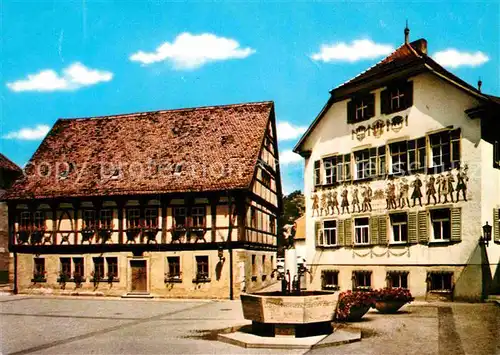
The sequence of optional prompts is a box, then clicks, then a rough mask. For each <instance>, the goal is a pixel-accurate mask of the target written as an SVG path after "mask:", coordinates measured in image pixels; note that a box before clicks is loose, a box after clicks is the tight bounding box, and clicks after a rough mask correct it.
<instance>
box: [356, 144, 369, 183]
mask: <svg viewBox="0 0 500 355" xmlns="http://www.w3.org/2000/svg"><path fill="white" fill-rule="evenodd" d="M358 164H361V169H359V168H358ZM354 170H355V171H354V176H355V180H363V179H366V178H369V177H371V169H370V150H369V149H363V150H358V151H355V152H354ZM360 173H361V174H360ZM359 174H360V175H359Z"/></svg>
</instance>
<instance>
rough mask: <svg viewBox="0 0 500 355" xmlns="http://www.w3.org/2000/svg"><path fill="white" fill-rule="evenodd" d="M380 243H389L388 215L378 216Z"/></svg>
mask: <svg viewBox="0 0 500 355" xmlns="http://www.w3.org/2000/svg"><path fill="white" fill-rule="evenodd" d="M378 243H379V244H381V245H387V244H388V241H387V216H386V215H382V216H378Z"/></svg>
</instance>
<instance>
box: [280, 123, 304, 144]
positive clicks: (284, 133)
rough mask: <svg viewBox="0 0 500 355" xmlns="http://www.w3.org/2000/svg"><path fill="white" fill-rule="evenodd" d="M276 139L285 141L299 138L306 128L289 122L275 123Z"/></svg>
mask: <svg viewBox="0 0 500 355" xmlns="http://www.w3.org/2000/svg"><path fill="white" fill-rule="evenodd" d="M276 130H277V131H278V140H280V141H287V140H292V139H297V138H299V137H300V136H301V135H302V134H304V132H305V131H306V130H307V127H306V126H294V125H292V124H291V123H289V122H278V124H277V125H276Z"/></svg>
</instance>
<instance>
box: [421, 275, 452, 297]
mask: <svg viewBox="0 0 500 355" xmlns="http://www.w3.org/2000/svg"><path fill="white" fill-rule="evenodd" d="M427 282H428V290H429V291H446V292H450V291H452V289H453V272H451V271H450V272H447V271H445V272H430V273H428V274H427Z"/></svg>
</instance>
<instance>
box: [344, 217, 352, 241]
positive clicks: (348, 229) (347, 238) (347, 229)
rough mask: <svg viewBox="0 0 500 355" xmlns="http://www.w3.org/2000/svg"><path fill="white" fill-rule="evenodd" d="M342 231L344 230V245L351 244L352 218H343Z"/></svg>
mask: <svg viewBox="0 0 500 355" xmlns="http://www.w3.org/2000/svg"><path fill="white" fill-rule="evenodd" d="M344 231H345V245H347V246H351V245H352V220H351V219H345V220H344Z"/></svg>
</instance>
